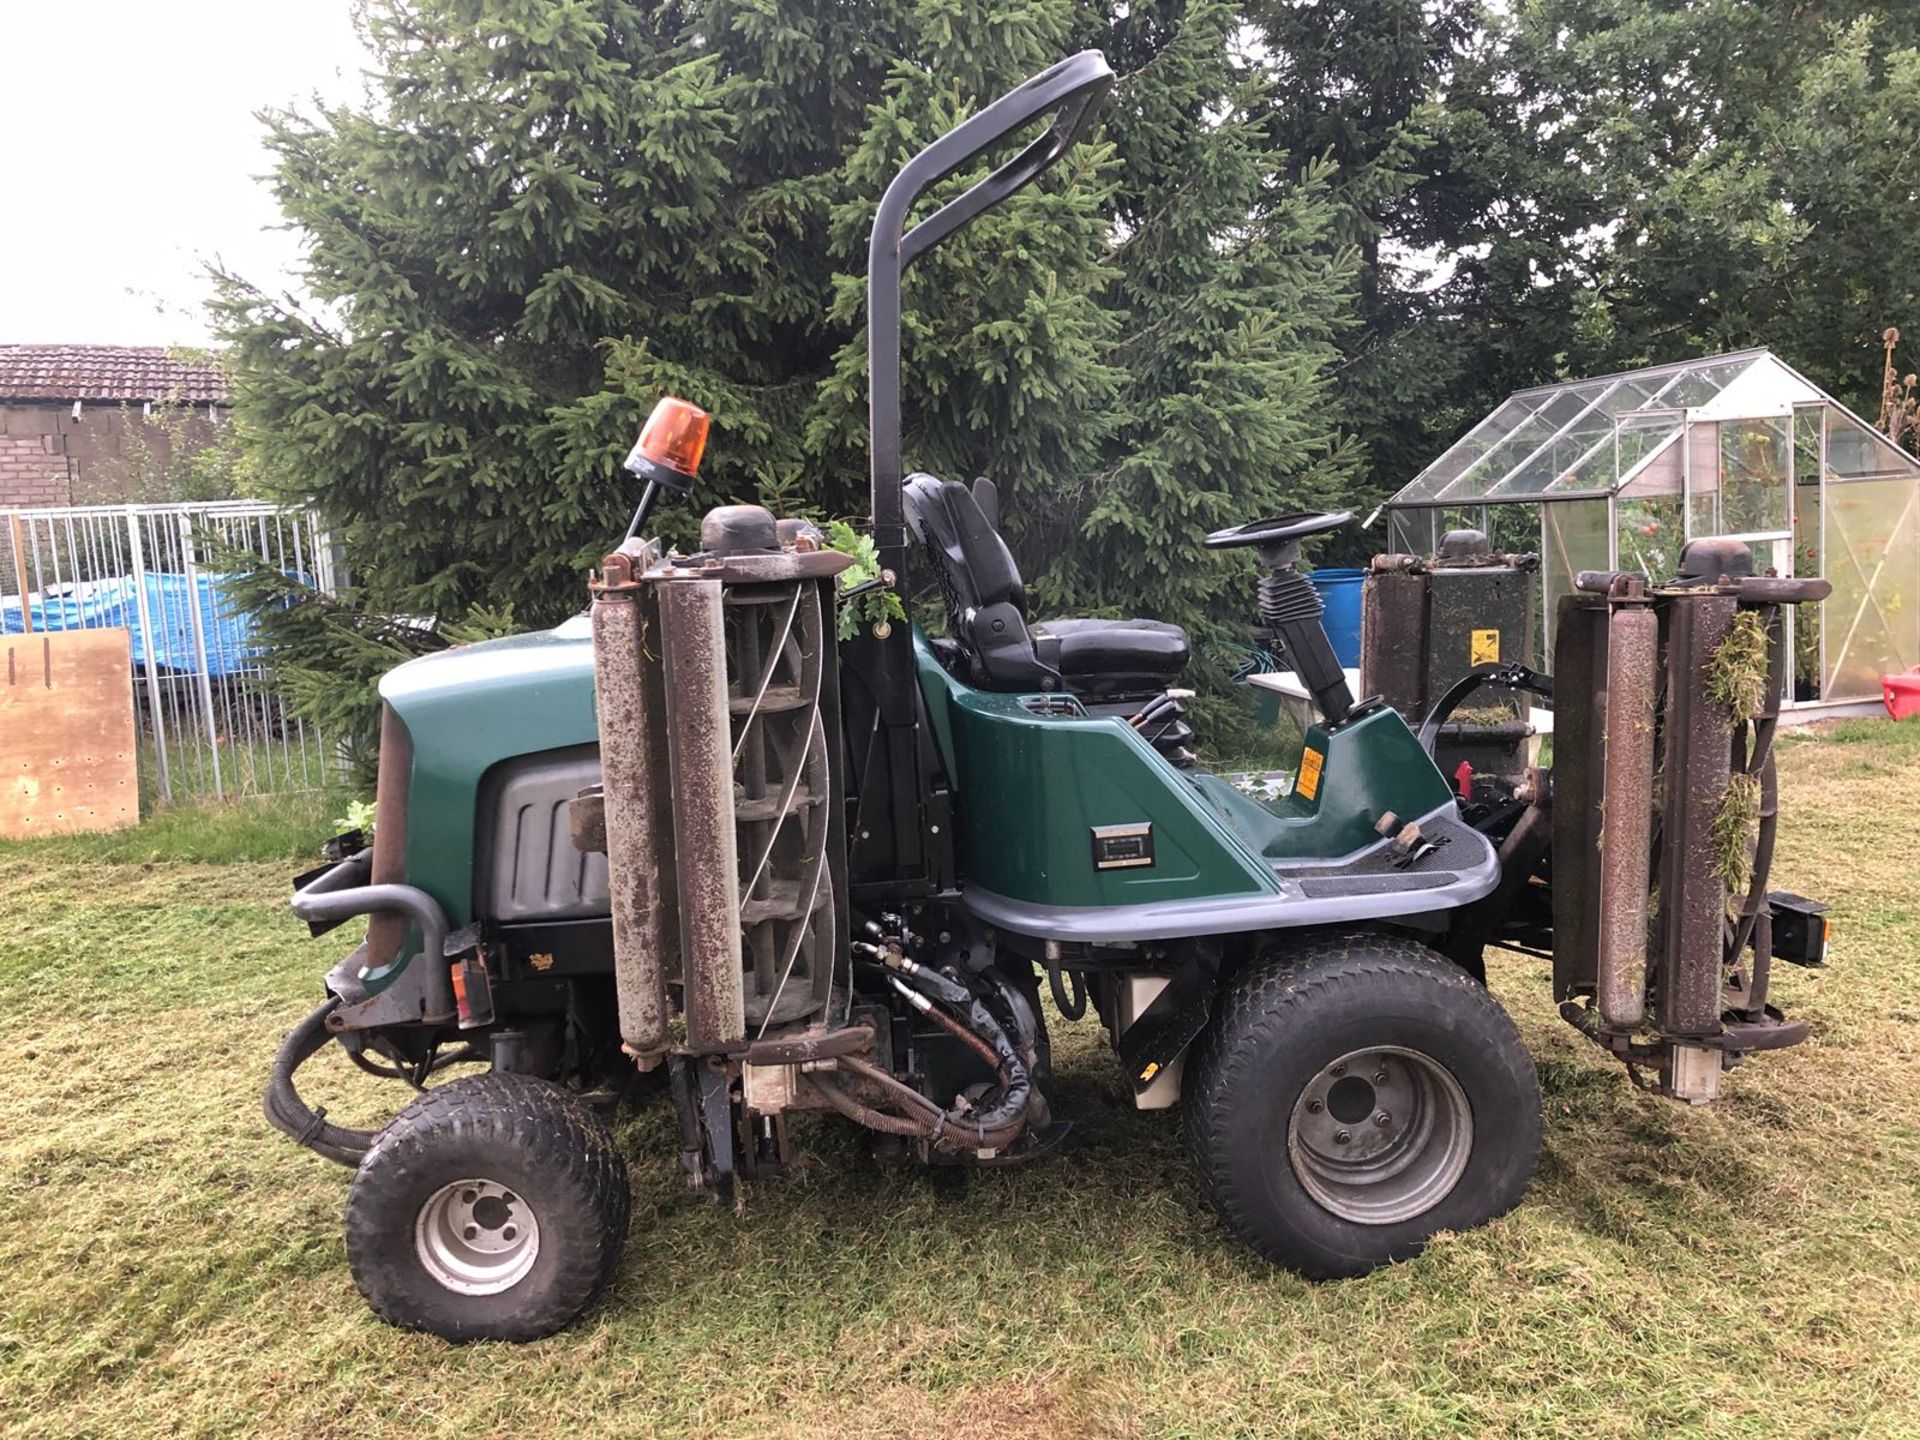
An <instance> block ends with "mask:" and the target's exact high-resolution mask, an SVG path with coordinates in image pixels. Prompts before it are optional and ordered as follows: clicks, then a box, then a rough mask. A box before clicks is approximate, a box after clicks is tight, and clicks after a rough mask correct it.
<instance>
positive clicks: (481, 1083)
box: [347, 1074, 632, 1341]
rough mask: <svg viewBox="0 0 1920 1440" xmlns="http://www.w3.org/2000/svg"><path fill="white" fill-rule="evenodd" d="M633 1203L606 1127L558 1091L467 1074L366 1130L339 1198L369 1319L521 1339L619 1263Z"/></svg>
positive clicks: (550, 1324) (595, 1288)
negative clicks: (371, 1132) (369, 1136)
mask: <svg viewBox="0 0 1920 1440" xmlns="http://www.w3.org/2000/svg"><path fill="white" fill-rule="evenodd" d="M631 1206H632V1197H631V1192H630V1190H629V1188H628V1182H627V1165H626V1161H625V1159H624V1158H623V1157H622V1156H621V1154H620V1152H619V1150H618V1149H617V1148H616V1146H615V1145H614V1141H613V1136H612V1133H611V1132H610V1131H609V1130H608V1128H607V1126H606V1124H605V1122H603V1121H602V1120H601V1119H600V1117H599V1116H598V1115H596V1114H595V1113H594V1112H593V1110H592V1109H591V1108H590V1107H589V1106H588V1105H587V1104H586V1102H585V1101H583V1100H581V1099H580V1098H579V1097H578V1096H576V1095H574V1094H573V1093H572V1092H571V1091H568V1090H566V1089H564V1088H562V1087H561V1086H559V1085H555V1084H553V1083H552V1082H550V1081H546V1080H537V1079H534V1078H532V1077H531V1076H526V1075H511V1074H488V1075H476V1076H471V1077H469V1078H467V1079H463V1080H456V1081H454V1082H452V1083H451V1084H448V1085H443V1086H439V1087H437V1088H435V1089H433V1090H429V1091H428V1092H427V1093H426V1094H424V1095H422V1096H420V1097H419V1098H418V1099H417V1100H415V1101H414V1102H413V1103H412V1104H411V1105H409V1106H407V1108H406V1109H405V1110H403V1111H401V1112H400V1114H399V1115H397V1116H395V1117H394V1120H393V1122H392V1123H391V1124H389V1125H388V1126H387V1128H386V1129H384V1130H382V1131H381V1132H380V1133H379V1135H378V1136H376V1137H375V1139H374V1142H373V1145H372V1146H371V1147H370V1148H369V1149H368V1151H367V1153H366V1156H365V1158H364V1159H362V1160H361V1162H360V1168H359V1170H358V1171H357V1172H356V1173H355V1174H354V1177H353V1188H352V1190H351V1191H350V1192H349V1193H348V1197H347V1260H348V1263H349V1264H350V1265H351V1266H352V1268H353V1278H354V1280H355V1281H356V1282H357V1283H358V1284H359V1286H360V1293H361V1294H362V1295H364V1296H365V1297H366V1300H367V1303H368V1304H369V1305H370V1306H372V1307H373V1311H374V1313H375V1314H376V1315H378V1316H380V1318H381V1319H383V1320H386V1321H388V1322H389V1323H391V1324H394V1325H399V1326H402V1327H404V1328H406V1329H409V1330H425V1331H427V1332H428V1333H430V1334H433V1335H438V1336H440V1337H441V1338H443V1339H446V1340H461V1341H464V1340H533V1339H537V1338H539V1337H540V1336H542V1335H550V1334H552V1333H553V1332H554V1331H555V1330H558V1329H560V1328H561V1327H562V1326H563V1325H565V1324H567V1322H569V1321H570V1320H572V1319H573V1318H574V1317H575V1316H576V1315H578V1314H579V1313H580V1312H581V1311H582V1310H584V1309H585V1308H586V1307H587V1305H589V1304H590V1303H591V1302H592V1301H593V1299H594V1298H595V1297H596V1296H597V1295H598V1294H599V1293H600V1291H601V1290H602V1289H604V1288H605V1286H606V1284H607V1282H608V1280H610V1279H611V1278H612V1276H613V1272H614V1270H615V1269H616V1267H617V1266H618V1265H619V1262H620V1252H621V1249H622V1248H623V1246H624V1245H625V1243H626V1235H627V1220H628V1216H629V1213H630V1210H631Z"/></svg>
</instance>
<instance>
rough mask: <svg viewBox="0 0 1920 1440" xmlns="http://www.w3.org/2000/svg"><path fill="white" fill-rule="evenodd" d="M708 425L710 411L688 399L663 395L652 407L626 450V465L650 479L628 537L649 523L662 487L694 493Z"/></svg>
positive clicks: (682, 493)
mask: <svg viewBox="0 0 1920 1440" xmlns="http://www.w3.org/2000/svg"><path fill="white" fill-rule="evenodd" d="M707 424H708V420H707V412H706V411H704V410H702V409H701V408H700V407H699V406H698V405H695V404H693V403H692V402H691V401H688V400H681V399H679V398H677V397H675V396H672V395H663V396H661V397H660V403H659V404H657V405H655V406H654V407H653V413H652V414H651V415H649V416H648V417H647V423H646V424H645V425H643V426H641V427H640V438H639V439H638V440H636V441H635V442H634V445H633V449H632V450H630V451H629V452H628V453H627V464H626V468H627V469H628V470H630V471H631V472H632V473H633V474H635V475H638V476H639V477H640V478H641V479H642V480H644V481H646V482H647V485H646V489H644V490H642V491H641V492H640V504H639V505H638V507H636V508H635V510H634V512H633V523H632V524H630V525H629V526H628V527H627V538H628V539H629V540H631V539H632V538H633V537H634V536H635V535H637V534H639V533H640V527H641V526H642V525H644V524H646V521H647V512H648V511H650V510H652V509H653V502H654V501H655V499H656V498H658V496H659V494H660V492H661V491H662V490H670V491H672V492H673V493H674V494H676V495H687V494H691V493H692V491H693V482H694V479H695V477H696V476H697V475H698V474H699V472H700V457H701V456H702V455H703V454H705V453H706V448H707Z"/></svg>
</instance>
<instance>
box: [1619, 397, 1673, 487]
mask: <svg viewBox="0 0 1920 1440" xmlns="http://www.w3.org/2000/svg"><path fill="white" fill-rule="evenodd" d="M1680 431H1681V425H1680V421H1679V419H1678V418H1677V417H1674V416H1648V417H1646V418H1644V419H1642V418H1641V417H1639V416H1632V415H1630V416H1627V417H1625V418H1624V419H1623V420H1622V421H1621V424H1620V435H1619V441H1618V444H1619V449H1620V478H1621V480H1622V482H1624V485H1625V488H1624V489H1623V490H1621V492H1620V493H1621V494H1623V495H1637V496H1647V495H1679V494H1681V493H1683V491H1684V488H1685V480H1686V474H1685V467H1684V466H1682V465H1681V463H1680V457H1681V449H1680V445H1679V443H1678V442H1679V439H1680ZM1629 456H1631V457H1633V458H1632V463H1631V464H1629V463H1628V457H1629ZM1629 477H1631V478H1629Z"/></svg>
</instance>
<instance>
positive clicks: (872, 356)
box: [867, 50, 1113, 574]
mask: <svg viewBox="0 0 1920 1440" xmlns="http://www.w3.org/2000/svg"><path fill="white" fill-rule="evenodd" d="M1112 85H1113V71H1112V69H1111V68H1110V67H1109V66H1108V65H1107V57H1106V56H1104V55H1102V54H1101V53H1100V52H1099V51H1098V50H1082V51H1081V52H1080V53H1079V54H1078V55H1070V56H1068V57H1067V58H1066V59H1065V60H1062V61H1061V62H1060V63H1059V64H1057V65H1051V66H1049V67H1048V68H1047V69H1045V70H1042V71H1041V72H1040V73H1039V74H1038V75H1035V76H1034V77H1033V78H1032V79H1030V80H1028V81H1026V82H1025V83H1024V84H1022V85H1020V86H1019V87H1018V88H1016V89H1013V90H1009V91H1008V92H1007V93H1006V94H1005V95H1002V96H1001V97H1000V98H999V99H998V100H996V101H994V102H993V103H992V104H991V105H989V106H987V107H986V109H984V110H982V111H980V112H979V114H977V115H974V116H972V117H971V118H969V119H967V120H965V121H962V122H961V123H960V124H958V125H956V126H954V128H953V129H951V130H949V131H948V132H947V133H946V134H944V135H942V136H941V137H940V138H939V139H938V140H936V141H934V142H933V144H931V145H929V146H928V147H927V148H926V149H924V150H922V151H921V152H920V153H919V154H918V155H916V156H914V157H913V159H911V160H909V161H908V162H907V163H906V165H905V167H903V168H902V169H901V171H900V173H899V174H898V175H896V176H894V177H893V182H892V183H891V184H889V185H888V186H887V189H886V193H885V194H884V195H882V196H881V197H880V208H879V210H878V211H877V212H876V213H875V215H874V220H873V239H872V241H871V242H870V243H869V245H868V247H867V376H868V379H867V384H868V387H869V388H868V427H869V432H870V435H871V446H872V482H873V499H872V503H873V535H874V541H875V543H876V544H877V545H878V547H879V549H880V560H881V564H882V566H883V567H885V568H889V569H892V570H893V571H894V573H895V574H902V573H904V566H905V560H906V555H905V545H906V533H905V530H904V529H903V515H904V510H903V504H902V500H901V494H900V484H901V481H902V480H904V479H905V476H904V475H903V473H902V470H901V458H900V277H901V274H902V273H903V272H904V271H905V270H906V268H907V266H909V265H911V264H912V263H913V262H914V261H915V260H917V259H919V258H920V256H922V255H924V254H926V252H927V251H929V250H931V249H932V248H933V247H934V246H936V245H938V244H939V243H940V242H941V241H942V240H945V239H946V238H947V237H948V236H950V235H952V234H953V233H954V232H955V231H957V230H960V229H962V228H963V227H965V226H966V225H969V224H971V223H972V222H973V221H974V220H977V219H978V218H979V217H980V216H981V215H982V214H984V213H985V212H986V211H988V210H991V209H992V208H993V207H994V206H995V205H998V204H999V203H1000V202H1001V201H1002V200H1005V199H1006V198H1007V197H1008V196H1010V195H1012V194H1014V193H1015V192H1016V191H1018V190H1020V189H1022V188H1024V187H1025V186H1027V185H1029V184H1031V183H1032V182H1033V181H1034V180H1035V179H1036V178H1038V176H1039V175H1040V173H1041V172H1042V171H1044V170H1045V169H1046V168H1047V167H1048V166H1049V165H1051V164H1053V162H1054V161H1056V160H1058V159H1059V158H1060V157H1061V156H1062V155H1064V154H1066V152H1067V151H1068V150H1069V149H1070V148H1071V147H1072V145H1073V143H1074V141H1076V140H1078V139H1079V138H1080V134H1081V132H1082V131H1083V130H1084V129H1085V128H1086V127H1087V126H1088V125H1089V124H1090V123H1092V120H1093V118H1094V116H1095V115H1096V114H1097V113H1098V111H1099V105H1100V101H1101V100H1102V99H1104V98H1105V96H1106V93H1107V91H1108V90H1109V89H1110V88H1111V87H1112ZM1048 114H1053V115H1054V117H1055V118H1054V122H1053V124H1051V125H1049V126H1048V127H1047V129H1046V132H1045V133H1044V134H1042V135H1041V136H1040V137H1039V138H1038V139H1036V140H1034V141H1033V142H1032V143H1031V144H1029V145H1028V146H1026V148H1024V149H1023V150H1021V152H1020V153H1019V154H1018V155H1015V156H1014V157H1013V158H1012V159H1011V160H1008V161H1007V162H1006V163H1005V164H1003V165H1001V166H1000V167H999V168H998V169H996V170H994V171H993V173H992V174H990V175H988V176H987V177H986V178H985V179H984V180H981V181H979V182H978V183H976V184H974V185H971V186H969V187H968V188H967V189H966V190H965V191H964V192H962V193H961V194H960V195H958V196H956V197H955V198H954V199H952V200H950V201H949V202H948V203H947V204H945V205H943V206H941V207H940V208H939V209H938V210H936V211H935V212H934V213H933V214H932V215H929V216H928V217H927V218H926V219H925V220H922V221H921V222H920V223H919V224H918V225H916V226H914V227H913V229H911V230H909V231H907V232H906V233H905V234H904V235H903V234H902V233H901V227H902V226H903V225H904V224H905V223H906V218H907V212H908V211H909V210H911V209H912V208H913V203H914V202H915V201H916V200H918V199H919V198H920V197H921V196H922V195H923V194H925V193H926V192H927V190H928V189H930V188H931V187H932V186H934V185H936V184H938V183H939V182H940V181H941V180H944V179H945V178H946V177H947V176H949V175H951V174H953V172H954V171H956V170H958V169H960V167H961V166H963V165H965V164H967V163H968V162H969V161H972V160H974V159H977V158H978V157H979V156H980V155H982V154H983V153H985V152H986V151H988V150H990V149H992V148H993V147H994V146H995V145H997V144H999V143H1000V142H1001V141H1002V140H1005V139H1006V138H1007V137H1008V136H1009V135H1012V134H1014V133H1015V132H1016V131H1018V130H1021V129H1022V128H1024V127H1025V126H1027V125H1030V124H1032V123H1033V122H1034V121H1035V120H1037V119H1039V118H1040V117H1041V116H1043V115H1048Z"/></svg>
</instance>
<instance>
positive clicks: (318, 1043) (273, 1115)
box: [262, 996, 373, 1166]
mask: <svg viewBox="0 0 1920 1440" xmlns="http://www.w3.org/2000/svg"><path fill="white" fill-rule="evenodd" d="M339 1003H340V1002H339V1000H337V999H335V998H333V997H331V996H329V997H328V999H327V1001H326V1003H325V1004H323V1005H320V1006H317V1007H316V1008H315V1009H314V1010H313V1012H312V1013H311V1014H310V1015H308V1016H307V1018H306V1019H304V1020H302V1021H301V1022H300V1023H299V1024H298V1025H296V1026H294V1027H293V1029H292V1030H291V1031H290V1032H289V1033H288V1035H287V1038H286V1039H285V1040H282V1041H281V1042H280V1049H279V1052H278V1053H277V1054H275V1056H274V1057H273V1072H272V1076H271V1078H270V1079H269V1080H268V1082H267V1094H266V1099H265V1101H264V1103H263V1105H262V1108H263V1109H264V1110H265V1112H266V1116H267V1123H268V1124H270V1125H272V1126H273V1128H274V1129H276V1130H278V1131H280V1132H281V1133H282V1134H284V1135H288V1136H291V1137H292V1138H293V1139H295V1140H297V1141H299V1142H300V1143H301V1144H302V1145H304V1146H306V1147H307V1148H308V1149H309V1150H311V1151H313V1152H314V1153H315V1154H316V1155H324V1156H325V1157H326V1158H327V1159H329V1160H332V1161H335V1162H336V1163H338V1164H341V1165H347V1166H357V1165H359V1163H360V1157H361V1156H363V1155H365V1154H366V1153H367V1147H368V1146H370V1145H372V1144H373V1132H372V1131H371V1130H351V1129H348V1128H347V1127H346V1126H344V1125H330V1124H328V1123H327V1111H326V1107H325V1106H322V1107H320V1108H319V1109H318V1110H315V1109H312V1108H310V1107H309V1106H308V1105H307V1103H306V1101H304V1100H302V1099H301V1098H300V1092H299V1091H298V1090H295V1089H294V1088H293V1072H294V1071H296V1070H298V1069H299V1068H300V1067H301V1066H302V1065H304V1064H306V1062H307V1061H309V1060H311V1059H312V1058H313V1057H314V1056H315V1055H316V1054H318V1053H319V1052H320V1050H321V1049H322V1048H323V1047H324V1046H325V1045H326V1043H327V1042H328V1041H329V1040H331V1039H332V1038H333V1036H332V1035H330V1034H329V1033H328V1032H327V1016H329V1015H331V1014H332V1013H333V1011H334V1009H335V1007H336V1006H338V1005H339Z"/></svg>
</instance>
